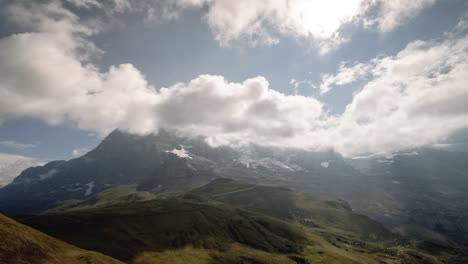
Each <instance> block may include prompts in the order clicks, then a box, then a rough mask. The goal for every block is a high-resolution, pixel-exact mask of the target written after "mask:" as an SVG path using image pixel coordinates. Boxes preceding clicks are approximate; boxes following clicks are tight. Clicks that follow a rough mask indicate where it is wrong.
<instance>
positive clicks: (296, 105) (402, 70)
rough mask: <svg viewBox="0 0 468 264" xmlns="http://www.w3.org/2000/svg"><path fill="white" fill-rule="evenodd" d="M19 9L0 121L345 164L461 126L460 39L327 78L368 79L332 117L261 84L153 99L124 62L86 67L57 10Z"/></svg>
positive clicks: (199, 82)
mask: <svg viewBox="0 0 468 264" xmlns="http://www.w3.org/2000/svg"><path fill="white" fill-rule="evenodd" d="M186 1H189V0H186ZM230 2H231V3H234V1H230ZM236 2H237V1H236ZM241 2H242V1H241ZM19 3H22V4H16V5H15V6H14V9H13V11H15V12H16V13H15V14H17V15H15V16H14V17H12V18H11V19H12V20H13V21H15V23H17V24H18V25H20V26H22V27H24V28H28V29H29V30H28V31H27V32H26V33H18V34H13V35H10V36H6V37H4V38H2V39H0V119H11V118H18V117H29V118H36V119H41V120H44V121H45V122H48V123H49V124H52V125H56V124H61V123H62V122H64V121H65V120H71V121H73V122H75V123H76V124H77V126H78V127H79V128H81V129H83V130H87V131H91V132H95V133H98V134H99V135H102V136H104V135H106V134H107V133H109V132H110V131H111V130H113V129H114V128H117V127H118V128H120V129H122V130H126V131H128V132H131V133H136V134H145V133H152V132H157V131H158V130H159V129H160V128H165V129H168V130H171V131H174V132H177V133H180V134H183V135H187V136H203V137H205V138H206V140H207V141H208V142H209V143H210V144H212V145H244V144H251V143H253V144H261V145H269V146H278V147H295V148H306V149H325V148H331V149H334V150H336V151H338V152H341V153H342V154H344V155H354V154H357V153H365V152H373V153H376V152H390V151H393V150H398V149H402V148H408V147H415V146H421V145H425V144H432V143H435V142H437V141H439V140H441V139H444V138H445V137H447V136H449V135H450V134H451V133H453V132H454V131H457V130H458V129H461V128H467V127H468V121H467V120H468V107H467V104H466V100H467V98H468V90H467V86H466V79H467V74H466V73H467V72H468V66H467V45H468V39H467V37H466V34H459V33H457V34H455V33H453V34H451V35H450V34H449V35H450V36H449V37H448V38H447V39H446V40H445V41H441V42H431V41H415V42H412V43H410V44H409V45H408V46H407V47H406V48H405V49H403V50H402V51H401V52H399V53H398V54H396V55H394V56H386V57H378V58H375V59H373V60H371V61H370V62H368V63H357V64H354V65H351V66H346V64H343V65H342V66H341V67H340V69H339V70H338V72H337V74H335V75H331V74H330V75H325V76H324V78H323V80H324V83H323V87H324V88H323V90H324V91H325V90H327V89H329V88H330V87H333V86H336V85H338V86H339V85H345V84H349V83H352V82H354V81H356V80H359V79H362V78H366V79H367V83H366V84H365V85H364V86H363V87H362V89H361V90H360V91H358V92H357V93H356V94H355V95H354V97H353V100H352V102H351V103H350V104H349V105H348V106H347V108H346V110H345V112H344V113H343V114H341V115H337V116H332V115H330V114H329V113H327V112H326V111H325V110H324V106H323V104H322V103H321V102H320V101H318V100H317V99H315V98H313V97H305V96H299V95H285V94H282V93H279V92H277V91H275V90H273V89H271V87H270V85H269V83H268V81H267V80H266V79H265V78H263V77H254V78H250V79H247V80H245V81H243V82H236V83H234V82H229V81H228V80H226V79H225V78H224V77H223V76H214V75H201V76H199V77H197V78H195V79H193V80H191V81H189V82H187V83H177V84H174V85H172V86H169V87H164V88H160V89H155V88H154V87H152V86H151V85H150V84H148V83H147V81H146V79H145V76H144V75H143V74H142V73H141V72H140V71H139V70H138V69H136V68H135V67H134V66H133V65H131V64H123V65H118V66H111V67H110V69H109V70H107V71H102V70H101V69H98V68H97V67H96V66H95V65H93V64H92V63H90V62H89V60H88V58H89V56H92V55H93V54H96V52H99V50H98V49H97V48H96V47H94V45H92V43H90V42H89V41H88V38H87V37H88V36H90V35H92V34H96V33H97V31H96V29H91V28H90V26H87V25H86V23H81V21H80V20H79V18H78V17H76V16H75V15H74V14H73V13H70V11H68V10H66V9H65V8H64V7H63V6H62V5H61V4H60V2H50V3H52V4H50V5H41V6H37V4H24V2H21V1H20V2H19ZM90 3H91V2H90ZM190 3H191V4H193V2H190ZM199 4H200V5H202V4H207V3H206V2H204V1H199ZM13 13H14V12H9V14H13ZM461 25H463V23H461ZM460 27H461V26H460Z"/></svg>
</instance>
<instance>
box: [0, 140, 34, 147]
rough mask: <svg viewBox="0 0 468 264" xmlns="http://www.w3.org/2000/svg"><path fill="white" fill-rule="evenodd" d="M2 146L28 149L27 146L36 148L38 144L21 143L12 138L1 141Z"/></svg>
mask: <svg viewBox="0 0 468 264" xmlns="http://www.w3.org/2000/svg"><path fill="white" fill-rule="evenodd" d="M0 147H6V148H10V149H27V148H35V147H36V145H34V144H25V143H19V142H16V141H12V140H4V141H0Z"/></svg>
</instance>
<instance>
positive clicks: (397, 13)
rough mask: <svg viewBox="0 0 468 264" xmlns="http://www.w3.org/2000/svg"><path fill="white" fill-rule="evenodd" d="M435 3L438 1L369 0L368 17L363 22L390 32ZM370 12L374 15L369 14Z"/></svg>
mask: <svg viewBox="0 0 468 264" xmlns="http://www.w3.org/2000/svg"><path fill="white" fill-rule="evenodd" d="M435 2H436V0H412V1H407V0H369V1H367V3H366V5H367V9H366V10H367V11H368V12H367V14H366V15H367V16H364V17H363V21H364V23H365V25H366V26H368V27H376V28H377V29H378V30H379V31H382V32H388V31H391V30H393V29H394V28H396V27H398V26H400V25H401V24H403V23H404V22H405V21H406V20H408V19H410V18H411V17H414V16H416V15H417V14H418V13H419V12H421V11H422V10H424V9H425V8H427V7H429V6H431V5H433V4H434V3H435ZM369 10H370V11H371V12H373V14H369V13H371V12H369Z"/></svg>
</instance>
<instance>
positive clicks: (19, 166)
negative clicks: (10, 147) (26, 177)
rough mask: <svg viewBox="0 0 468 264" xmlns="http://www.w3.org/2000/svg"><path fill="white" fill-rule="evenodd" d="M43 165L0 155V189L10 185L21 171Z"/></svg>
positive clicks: (34, 160)
mask: <svg viewBox="0 0 468 264" xmlns="http://www.w3.org/2000/svg"><path fill="white" fill-rule="evenodd" d="M43 164H44V163H43V162H41V161H38V160H36V159H33V158H29V157H24V156H19V155H11V154H6V153H0V187H1V186H4V185H7V184H8V183H10V182H11V181H12V180H13V179H14V178H15V177H16V176H18V175H19V174H20V173H21V172H22V171H23V170H25V169H27V168H29V167H33V166H40V165H43Z"/></svg>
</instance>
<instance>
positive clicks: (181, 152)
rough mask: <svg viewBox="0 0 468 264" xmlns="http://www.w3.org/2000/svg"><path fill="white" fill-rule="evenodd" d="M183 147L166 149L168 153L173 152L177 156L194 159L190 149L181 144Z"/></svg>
mask: <svg viewBox="0 0 468 264" xmlns="http://www.w3.org/2000/svg"><path fill="white" fill-rule="evenodd" d="M180 147H181V149H176V148H174V149H173V150H170V151H169V150H166V152H167V153H172V154H174V155H176V156H177V157H179V158H182V159H192V157H190V155H189V153H188V151H186V150H185V148H184V147H183V146H180Z"/></svg>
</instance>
